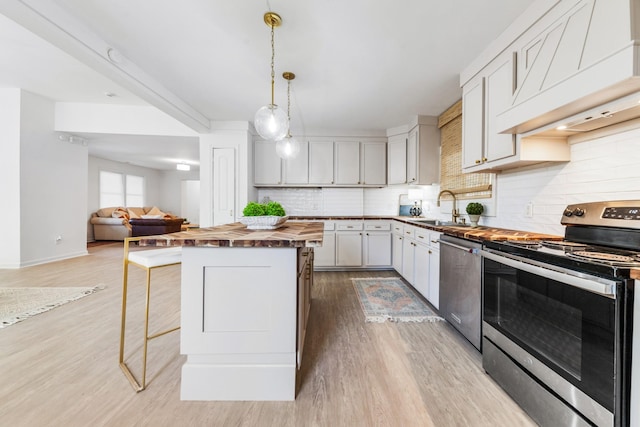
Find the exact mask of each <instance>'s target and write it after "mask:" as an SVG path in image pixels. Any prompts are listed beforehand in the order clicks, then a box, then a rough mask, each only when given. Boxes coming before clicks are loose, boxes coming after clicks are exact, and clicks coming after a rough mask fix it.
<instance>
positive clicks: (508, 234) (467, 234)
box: [289, 215, 563, 242]
mask: <svg viewBox="0 0 640 427" xmlns="http://www.w3.org/2000/svg"><path fill="white" fill-rule="evenodd" d="M289 219H291V220H298V221H300V220H305V221H308V220H316V221H339V220H362V221H366V220H395V221H400V222H403V223H405V224H410V225H413V226H415V227H420V228H426V229H429V230H434V231H439V232H441V233H444V234H448V235H450V236H454V237H460V238H463V239H468V240H474V241H478V242H482V241H484V240H562V239H563V236H557V235H554V234H544V233H534V232H531V231H522V230H510V229H507V228H496V227H484V226H478V227H469V226H467V227H457V226H454V225H431V224H425V223H421V222H417V221H416V220H415V219H414V218H412V217H406V216H373V215H371V216H325V217H321V216H313V217H303V216H297V217H289Z"/></svg>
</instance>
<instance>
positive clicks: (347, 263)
mask: <svg viewBox="0 0 640 427" xmlns="http://www.w3.org/2000/svg"><path fill="white" fill-rule="evenodd" d="M336 266H338V267H360V266H362V232H358V231H339V232H337V233H336Z"/></svg>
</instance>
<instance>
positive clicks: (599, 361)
mask: <svg viewBox="0 0 640 427" xmlns="http://www.w3.org/2000/svg"><path fill="white" fill-rule="evenodd" d="M483 318H484V321H485V322H487V323H489V324H490V325H492V326H493V327H494V328H496V329H497V330H498V331H500V332H501V333H502V334H503V335H505V336H507V337H508V338H510V339H511V340H512V341H513V342H515V343H516V344H518V345H519V346H520V347H522V348H523V349H524V350H526V351H527V352H528V353H530V354H532V355H533V356H535V357H536V358H537V359H539V360H540V361H542V362H544V363H545V364H546V365H547V366H549V367H550V368H551V369H553V370H554V371H555V372H557V373H558V374H559V375H561V376H562V377H563V378H565V379H566V380H567V381H569V382H571V383H572V384H574V385H575V386H576V387H578V388H580V389H581V390H583V391H584V392H585V393H587V394H588V395H590V396H591V397H592V398H593V399H595V400H596V401H598V402H599V403H600V404H601V405H603V406H604V407H606V408H607V409H609V410H612V409H613V402H614V368H615V300H613V299H610V298H606V297H603V296H600V295H597V294H593V293H591V292H588V291H585V290H581V289H579V288H576V287H574V286H571V285H568V284H565V283H561V282H557V281H554V280H550V279H547V278H546V277H543V276H541V275H536V274H532V273H528V272H525V271H521V270H517V269H515V268H512V267H509V266H506V265H503V264H500V263H498V262H495V261H492V260H488V259H486V258H485V260H484V310H483Z"/></svg>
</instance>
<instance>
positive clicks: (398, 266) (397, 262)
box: [391, 233, 404, 275]
mask: <svg viewBox="0 0 640 427" xmlns="http://www.w3.org/2000/svg"><path fill="white" fill-rule="evenodd" d="M403 240H404V237H402V234H396V233H393V237H392V243H391V251H392V255H391V258H392V262H393V269H394V270H395V271H396V272H397V273H398V274H400V275H402V244H403Z"/></svg>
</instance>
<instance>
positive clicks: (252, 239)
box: [140, 221, 323, 248]
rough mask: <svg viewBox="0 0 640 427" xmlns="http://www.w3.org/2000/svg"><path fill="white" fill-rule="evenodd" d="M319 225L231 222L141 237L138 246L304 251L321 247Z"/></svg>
mask: <svg viewBox="0 0 640 427" xmlns="http://www.w3.org/2000/svg"><path fill="white" fill-rule="evenodd" d="M322 235H323V224H322V223H321V222H292V221H287V222H285V223H284V225H283V226H282V227H280V228H277V229H275V230H249V229H247V227H245V226H244V225H243V224H241V223H239V222H234V223H232V224H224V225H219V226H216V227H207V228H194V229H190V230H189V231H180V232H177V233H170V234H163V235H157V236H144V237H141V238H140V246H202V247H241V248H249V247H261V248H304V247H317V246H322Z"/></svg>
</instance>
